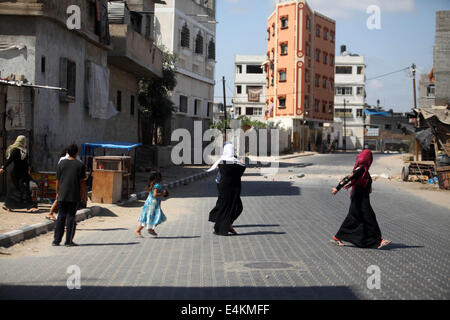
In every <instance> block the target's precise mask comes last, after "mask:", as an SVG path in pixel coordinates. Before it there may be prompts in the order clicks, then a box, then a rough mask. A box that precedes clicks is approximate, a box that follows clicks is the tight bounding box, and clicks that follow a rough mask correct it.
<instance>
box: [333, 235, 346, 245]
mask: <svg viewBox="0 0 450 320" xmlns="http://www.w3.org/2000/svg"><path fill="white" fill-rule="evenodd" d="M330 241H331V242H333V243H334V244H335V245H337V246H339V247H343V246H345V244H344V243H343V242H342V241H341V240H339V239H338V238H336V237H333V239H331V240H330Z"/></svg>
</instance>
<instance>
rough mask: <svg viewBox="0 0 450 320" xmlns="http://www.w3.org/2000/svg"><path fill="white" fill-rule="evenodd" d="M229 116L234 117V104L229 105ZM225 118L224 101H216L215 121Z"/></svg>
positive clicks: (214, 105)
mask: <svg viewBox="0 0 450 320" xmlns="http://www.w3.org/2000/svg"><path fill="white" fill-rule="evenodd" d="M227 118H228V119H234V118H235V115H234V108H233V106H232V105H228V106H227ZM224 119H225V114H224V112H223V103H221V102H219V103H217V102H214V104H213V122H218V121H222V120H224Z"/></svg>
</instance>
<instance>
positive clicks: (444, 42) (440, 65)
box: [434, 10, 450, 105]
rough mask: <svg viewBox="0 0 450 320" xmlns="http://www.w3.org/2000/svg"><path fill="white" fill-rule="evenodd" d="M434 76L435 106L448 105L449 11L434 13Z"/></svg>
mask: <svg viewBox="0 0 450 320" xmlns="http://www.w3.org/2000/svg"><path fill="white" fill-rule="evenodd" d="M434 75H435V78H436V105H448V104H450V10H447V11H437V12H436V40H435V46H434Z"/></svg>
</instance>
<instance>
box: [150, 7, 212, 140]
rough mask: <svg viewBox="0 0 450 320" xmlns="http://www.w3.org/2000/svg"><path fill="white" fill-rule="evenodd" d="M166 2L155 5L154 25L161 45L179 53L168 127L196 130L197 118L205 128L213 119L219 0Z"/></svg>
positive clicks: (157, 39)
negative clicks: (217, 8) (217, 4)
mask: <svg viewBox="0 0 450 320" xmlns="http://www.w3.org/2000/svg"><path fill="white" fill-rule="evenodd" d="M166 3H167V5H159V4H157V5H156V8H155V23H156V25H155V28H156V41H157V43H158V45H162V46H164V47H165V48H166V49H167V50H168V51H169V52H170V53H174V54H176V56H177V60H176V63H175V72H176V79H177V86H176V88H175V89H174V90H173V92H172V101H173V103H174V105H175V107H176V113H175V115H174V116H173V118H172V121H171V124H170V126H168V130H169V133H170V131H173V130H175V129H178V128H185V129H187V130H189V131H190V132H193V130H194V121H201V122H202V130H203V131H204V130H206V129H208V128H209V125H210V123H211V122H212V119H213V103H214V85H215V80H214V69H215V64H216V61H215V42H216V26H215V23H216V21H215V16H216V1H215V0H210V1H204V0H166ZM168 136H169V137H170V134H169V135H168Z"/></svg>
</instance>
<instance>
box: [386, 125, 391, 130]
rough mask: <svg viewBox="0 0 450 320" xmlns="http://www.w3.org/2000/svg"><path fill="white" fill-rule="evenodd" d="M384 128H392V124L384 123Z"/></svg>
mask: <svg viewBox="0 0 450 320" xmlns="http://www.w3.org/2000/svg"><path fill="white" fill-rule="evenodd" d="M384 129H385V130H392V125H390V124H385V125H384Z"/></svg>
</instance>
